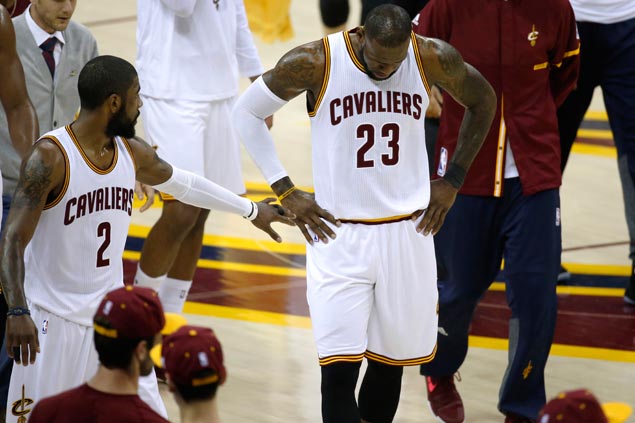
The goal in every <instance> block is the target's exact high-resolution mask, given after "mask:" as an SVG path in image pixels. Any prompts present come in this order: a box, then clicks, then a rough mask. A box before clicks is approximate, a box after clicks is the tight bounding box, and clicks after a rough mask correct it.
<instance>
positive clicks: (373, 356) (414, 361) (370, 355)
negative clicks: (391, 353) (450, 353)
mask: <svg viewBox="0 0 635 423" xmlns="http://www.w3.org/2000/svg"><path fill="white" fill-rule="evenodd" d="M436 354H437V345H436V344H435V345H434V349H433V350H432V352H431V353H430V354H429V355H426V356H425V357H418V358H410V359H406V360H395V359H392V358H389V357H386V356H385V355H380V354H377V353H374V352H372V351H366V354H365V356H366V358H367V359H369V360H373V361H376V362H378V363H382V364H388V365H391V366H418V365H419V364H424V363H429V362H431V361H432V360H433V359H434V356H435V355H436Z"/></svg>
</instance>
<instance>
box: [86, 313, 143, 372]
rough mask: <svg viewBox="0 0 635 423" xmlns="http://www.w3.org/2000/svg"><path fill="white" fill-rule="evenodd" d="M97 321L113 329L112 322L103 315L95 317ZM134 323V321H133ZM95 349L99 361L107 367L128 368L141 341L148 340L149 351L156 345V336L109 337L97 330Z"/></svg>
mask: <svg viewBox="0 0 635 423" xmlns="http://www.w3.org/2000/svg"><path fill="white" fill-rule="evenodd" d="M95 323H98V324H99V325H100V326H103V327H105V328H106V329H112V327H111V326H110V323H109V322H108V321H107V320H106V319H105V318H103V317H101V316H98V317H96V318H95ZM133 324H134V323H133ZM94 340H95V349H96V350H97V355H98V356H99V362H100V363H101V364H102V365H103V366H104V367H105V368H107V369H111V370H113V369H121V370H127V369H128V368H130V363H132V354H133V352H134V350H135V348H137V345H139V342H141V341H146V343H147V345H148V351H150V349H152V347H153V346H154V337H150V338H136V339H128V338H109V337H107V336H104V335H100V334H98V333H97V332H95V336H94Z"/></svg>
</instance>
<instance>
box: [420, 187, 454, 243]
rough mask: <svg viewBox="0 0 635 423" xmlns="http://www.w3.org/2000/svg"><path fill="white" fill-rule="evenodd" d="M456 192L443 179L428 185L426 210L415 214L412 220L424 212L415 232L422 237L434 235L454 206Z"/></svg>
mask: <svg viewBox="0 0 635 423" xmlns="http://www.w3.org/2000/svg"><path fill="white" fill-rule="evenodd" d="M457 193H458V190H457V189H456V188H454V187H453V186H452V185H450V183H449V182H447V181H446V180H445V179H435V180H434V181H432V182H431V183H430V204H429V205H428V208H427V209H425V210H423V211H420V212H417V213H415V214H414V215H413V216H412V219H413V220H417V219H418V218H419V216H421V213H424V212H425V215H424V216H423V219H421V222H419V224H418V225H417V232H423V234H424V235H429V234H430V233H432V235H436V234H437V232H439V230H440V229H441V226H443V222H444V221H445V216H446V215H447V214H448V211H449V210H450V207H452V205H453V204H454V200H455V199H456V194H457Z"/></svg>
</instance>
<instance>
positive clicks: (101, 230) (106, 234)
mask: <svg viewBox="0 0 635 423" xmlns="http://www.w3.org/2000/svg"><path fill="white" fill-rule="evenodd" d="M97 237H98V238H101V237H103V238H104V242H102V243H101V247H99V250H97V267H105V266H108V265H110V259H109V258H104V252H105V251H106V248H108V246H109V245H110V222H101V223H100V224H99V226H97Z"/></svg>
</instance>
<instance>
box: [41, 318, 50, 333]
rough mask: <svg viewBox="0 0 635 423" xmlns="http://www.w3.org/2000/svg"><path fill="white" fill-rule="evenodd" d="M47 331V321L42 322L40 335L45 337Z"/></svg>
mask: <svg viewBox="0 0 635 423" xmlns="http://www.w3.org/2000/svg"><path fill="white" fill-rule="evenodd" d="M48 331H49V321H48V320H44V321H43V322H42V335H46V333H47V332H48Z"/></svg>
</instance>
